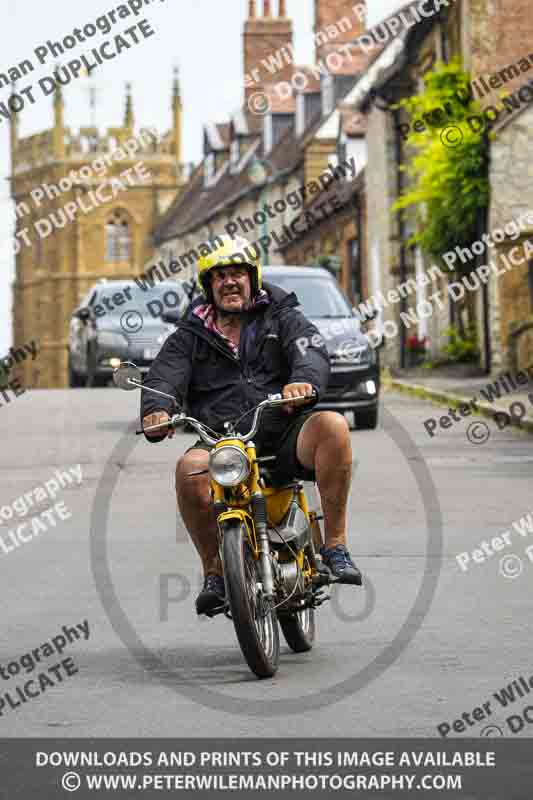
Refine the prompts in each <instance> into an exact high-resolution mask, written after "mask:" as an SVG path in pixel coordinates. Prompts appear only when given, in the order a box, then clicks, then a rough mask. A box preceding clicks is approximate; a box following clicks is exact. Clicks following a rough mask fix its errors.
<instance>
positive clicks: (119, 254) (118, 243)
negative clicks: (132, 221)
mask: <svg viewBox="0 0 533 800" xmlns="http://www.w3.org/2000/svg"><path fill="white" fill-rule="evenodd" d="M105 231H106V261H129V260H130V252H131V234H130V226H129V224H128V221H127V219H126V217H125V215H124V214H123V213H122V212H120V211H118V210H117V211H115V212H114V214H113V216H112V217H111V218H110V219H108V221H107V224H106V228H105Z"/></svg>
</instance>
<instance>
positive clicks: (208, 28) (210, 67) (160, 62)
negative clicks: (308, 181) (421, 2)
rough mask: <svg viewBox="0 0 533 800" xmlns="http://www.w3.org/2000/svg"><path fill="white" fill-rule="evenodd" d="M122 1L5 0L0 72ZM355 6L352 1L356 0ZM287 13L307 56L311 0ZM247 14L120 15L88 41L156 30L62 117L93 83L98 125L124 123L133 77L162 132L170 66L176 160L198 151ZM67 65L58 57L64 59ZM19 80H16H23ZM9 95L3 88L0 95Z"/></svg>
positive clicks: (7, 246) (217, 112)
mask: <svg viewBox="0 0 533 800" xmlns="http://www.w3.org/2000/svg"><path fill="white" fill-rule="evenodd" d="M126 1H127V0H91V3H90V4H86V3H72V2H71V0H49V2H47V3H36V2H35V0H17V2H16V3H15V2H14V0H9V1H8V3H7V8H4V9H3V12H2V16H3V19H2V26H1V27H0V54H1V55H0V73H6V72H7V70H8V69H9V68H10V67H12V66H15V65H16V64H19V63H20V62H21V61H23V60H24V59H27V58H29V59H30V60H31V61H32V63H37V59H36V57H35V54H34V50H35V48H37V47H39V46H41V45H44V44H45V43H46V42H47V41H48V40H55V41H57V40H62V39H63V38H64V37H65V36H67V35H68V34H69V33H71V31H72V30H73V29H74V28H79V27H81V28H83V26H84V25H86V24H87V23H94V22H95V20H96V19H97V18H98V17H99V16H100V15H102V14H105V13H107V12H109V11H111V10H112V9H116V8H118V6H119V5H121V2H126ZM354 5H355V0H354ZM403 5H405V0H368V23H369V25H370V26H371V25H374V24H376V23H377V22H379V21H380V20H381V19H383V18H384V17H386V16H388V15H389V14H391V13H393V12H394V11H395V10H397V9H398V8H400V7H401V6H403ZM287 12H288V14H289V16H291V17H292V20H293V24H294V29H295V48H296V61H297V63H299V64H302V63H311V62H312V60H313V53H314V47H313V38H312V37H313V25H314V0H287ZM247 13H248V2H247V0H225V2H223V3H221V2H214V0H194V2H185V0H160V2H158V1H157V0H153V3H152V5H148V6H146V7H145V8H144V10H143V12H142V13H141V14H140V16H138V17H137V18H135V19H134V18H132V17H129V18H127V19H124V20H121V21H120V24H117V25H116V26H115V27H114V28H113V30H112V31H111V33H110V34H108V35H107V36H106V35H103V34H100V36H99V37H94V39H91V40H90V42H91V44H90V45H89V46H93V45H95V44H100V43H101V42H103V41H104V40H105V39H107V38H110V37H111V36H112V35H113V33H119V32H121V31H122V30H123V29H125V28H126V27H128V26H130V25H132V24H134V23H135V21H137V22H138V21H140V20H142V19H143V18H146V19H147V20H148V22H149V24H150V25H151V27H152V28H153V29H154V31H155V35H154V36H152V37H151V38H149V39H142V38H141V39H140V42H139V44H137V45H135V46H133V47H132V48H131V49H130V50H127V51H124V52H122V53H120V55H119V56H117V58H115V59H114V60H112V61H106V62H104V64H103V65H102V66H101V67H99V68H98V69H96V70H95V71H94V73H93V76H92V80H89V79H88V78H79V79H78V80H76V81H73V82H72V83H71V85H70V86H68V87H65V89H64V97H65V124H66V125H67V126H69V127H70V128H72V129H73V130H77V129H78V128H79V127H80V126H82V125H91V124H93V117H92V112H91V109H90V105H89V90H90V88H91V86H93V87H94V88H95V90H96V108H95V110H94V123H95V124H96V125H98V127H99V128H100V129H101V130H102V131H103V130H104V129H105V128H107V127H112V126H115V125H122V122H123V113H124V97H125V84H126V83H127V82H130V83H131V84H132V92H133V103H134V111H135V120H136V126H137V127H143V126H146V127H150V126H152V127H155V128H156V129H157V130H159V131H166V130H168V129H169V127H170V125H171V105H170V104H171V87H172V77H173V76H172V72H173V68H174V66H176V65H177V66H179V69H180V83H181V95H182V102H183V158H184V160H185V161H195V162H197V161H199V160H200V159H201V157H202V127H203V125H204V124H205V123H207V122H223V121H225V120H226V119H227V116H228V114H229V113H231V112H232V111H233V110H235V109H236V108H238V107H239V106H240V105H241V103H242V95H243V66H242V30H243V24H244V20H245V17H246V15H247ZM86 48H87V43H86V44H79V45H78V46H77V48H74V49H73V50H70V51H68V54H69V58H70V57H71V58H75V57H76V56H77V55H80V54H81V53H83V52H84V51H85V49H86ZM62 63H64V61H63V62H62ZM53 69H54V62H53V61H52V60H50V61H47V62H46V63H45V64H43V65H42V66H39V68H38V69H36V70H35V72H33V73H31V75H30V76H28V78H27V79H26V83H33V84H36V83H37V81H38V80H39V79H40V78H42V77H44V76H46V75H50V74H51V73H52V71H53ZM24 85H26V84H25V83H23V82H22V81H21V83H20V87H23V86H24ZM8 96H9V90H8V89H7V88H0V103H2V102H5V101H6V100H7V98H8ZM18 116H19V126H20V135H21V136H23V137H24V136H29V135H31V134H34V133H38V132H39V131H43V130H47V129H49V128H50V127H51V126H52V123H53V113H52V103H51V99H50V98H48V97H44V96H43V95H42V94H41V93H40V91H38V92H36V93H35V103H34V104H33V105H31V104H29V103H28V105H27V107H26V108H25V109H23V110H22V111H21V112H20V113H19V115H18ZM0 167H1V170H0V173H1V174H0V178H1V180H0V358H1V357H2V355H3V354H4V353H5V352H7V350H8V349H9V347H10V346H11V344H12V297H11V284H12V282H13V278H14V257H13V255H12V249H13V248H12V237H13V231H14V223H15V217H14V211H13V204H12V203H11V201H10V199H9V182H8V180H7V178H8V176H9V174H10V155H9V127H8V123H7V121H6V120H5V119H4V118H3V117H0Z"/></svg>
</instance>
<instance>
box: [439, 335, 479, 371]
mask: <svg viewBox="0 0 533 800" xmlns="http://www.w3.org/2000/svg"><path fill="white" fill-rule="evenodd" d="M445 333H446V335H447V336H448V337H449V339H450V341H449V343H448V344H447V345H446V347H444V348H443V351H444V353H445V354H446V355H447V357H448V360H449V361H452V362H454V363H458V364H463V363H465V362H470V361H478V360H479V346H478V340H477V333H476V330H475V328H474V327H473V326H470V327H469V328H468V330H467V332H466V335H465V336H461V335H460V333H459V332H458V331H457V330H456V329H455V328H453V327H451V328H448V329H447V330H446V331H445Z"/></svg>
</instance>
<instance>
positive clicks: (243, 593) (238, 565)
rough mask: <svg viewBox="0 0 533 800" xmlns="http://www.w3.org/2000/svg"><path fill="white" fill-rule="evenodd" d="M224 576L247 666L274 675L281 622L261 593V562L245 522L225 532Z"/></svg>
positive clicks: (232, 526)
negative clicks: (279, 624)
mask: <svg viewBox="0 0 533 800" xmlns="http://www.w3.org/2000/svg"><path fill="white" fill-rule="evenodd" d="M224 577H225V582H226V592H227V595H228V601H229V606H230V611H231V616H232V619H233V624H234V626H235V632H236V633H237V638H238V640H239V644H240V646H241V650H242V652H243V655H244V657H245V659H246V661H247V663H248V666H249V667H250V669H251V670H252V672H254V673H255V674H256V675H257V677H258V678H271V677H272V676H273V675H274V674H275V673H276V670H277V668H278V661H279V629H278V621H277V617H276V612H275V610H272V607H271V605H270V604H269V603H268V602H267V601H266V600H265V599H264V597H263V596H262V589H261V574H260V570H259V562H258V561H256V560H255V559H254V556H253V552H252V549H251V547H250V545H249V543H248V539H247V537H246V530H245V527H244V525H243V524H242V523H234V524H233V525H231V526H229V527H228V528H227V529H226V530H225V532H224Z"/></svg>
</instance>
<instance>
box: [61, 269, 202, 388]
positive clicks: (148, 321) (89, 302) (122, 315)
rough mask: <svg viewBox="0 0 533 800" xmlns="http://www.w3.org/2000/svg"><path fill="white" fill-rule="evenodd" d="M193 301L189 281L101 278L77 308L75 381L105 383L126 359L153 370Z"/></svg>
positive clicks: (71, 353)
mask: <svg viewBox="0 0 533 800" xmlns="http://www.w3.org/2000/svg"><path fill="white" fill-rule="evenodd" d="M188 304H189V295H188V293H187V291H186V286H185V284H184V283H183V281H162V282H161V283H157V284H156V285H155V286H153V287H147V288H146V289H143V288H141V287H140V286H139V285H137V284H136V283H135V281H133V280H130V281H114V280H103V281H99V282H98V283H97V284H96V285H95V286H93V287H92V289H91V290H90V291H89V292H88V293H87V294H86V295H85V297H84V298H83V299H82V301H81V303H80V304H79V306H78V307H77V308H76V309H75V310H74V312H73V313H72V317H71V320H70V330H69V344H68V367H69V383H70V386H73V387H77V386H102V385H105V384H106V383H107V382H108V381H109V379H110V378H111V375H112V372H113V369H114V368H115V367H117V366H118V365H119V364H120V362H121V361H134V362H135V364H137V365H138V366H139V367H140V368H141V370H142V371H143V372H146V371H148V369H149V367H150V365H151V363H152V361H153V360H154V358H155V357H156V355H157V354H158V353H159V350H160V349H161V347H162V345H163V343H164V341H165V340H166V338H167V337H168V336H170V334H171V333H173V332H174V330H175V327H174V324H173V321H175V320H176V319H178V318H179V317H181V315H182V314H183V312H184V311H185V309H186V308H187V306H188Z"/></svg>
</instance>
